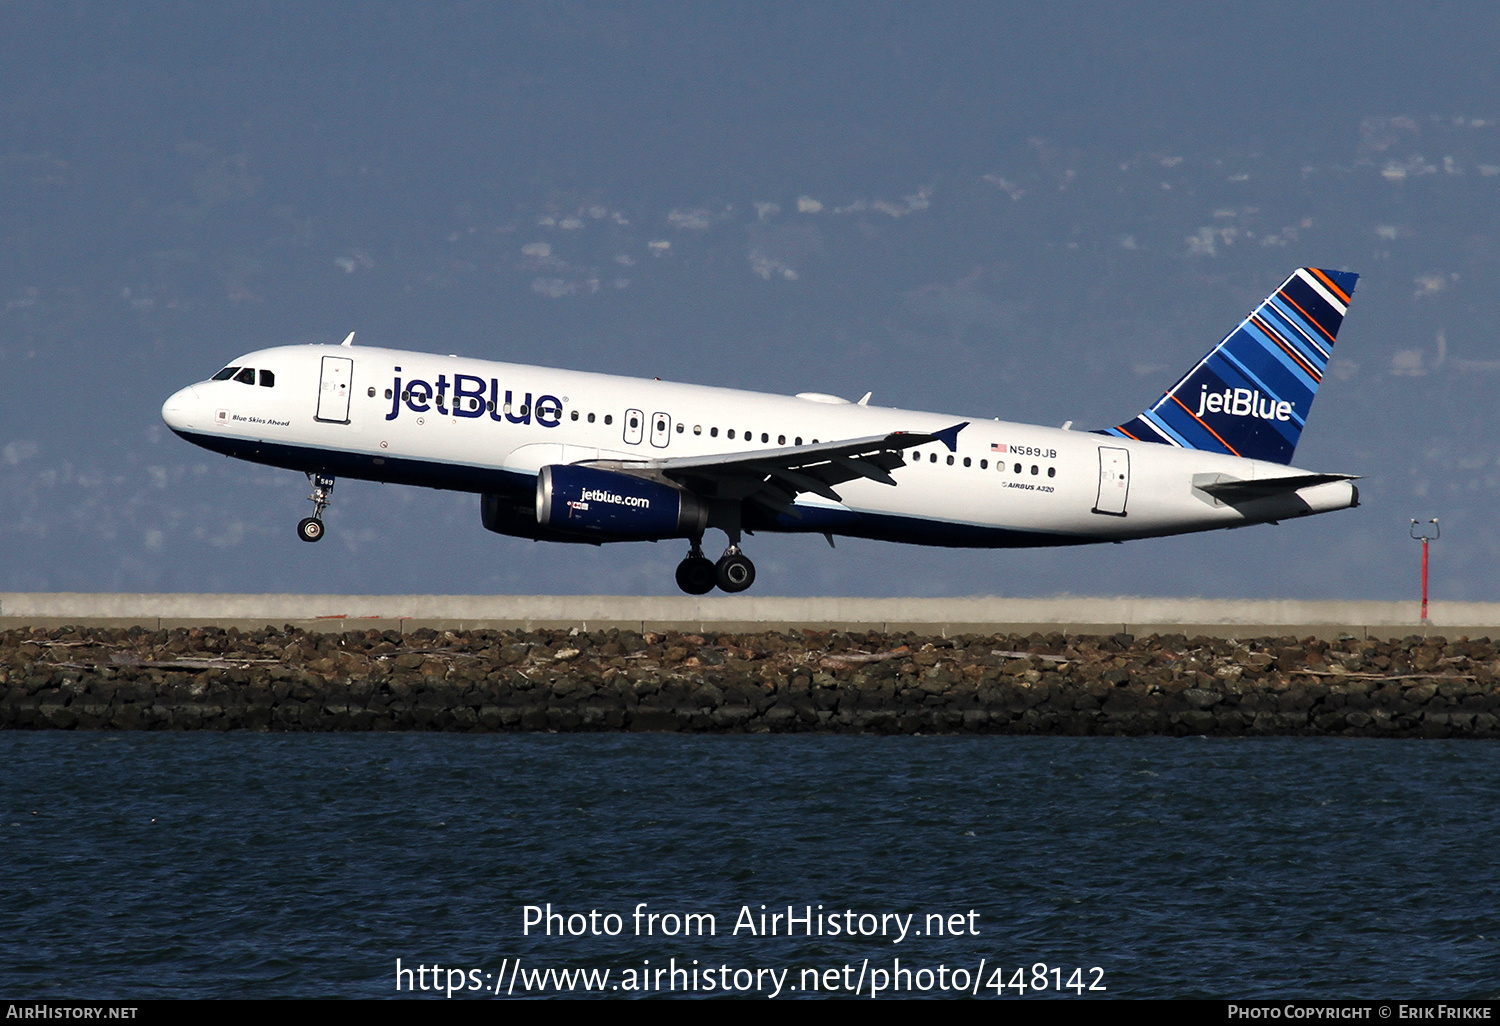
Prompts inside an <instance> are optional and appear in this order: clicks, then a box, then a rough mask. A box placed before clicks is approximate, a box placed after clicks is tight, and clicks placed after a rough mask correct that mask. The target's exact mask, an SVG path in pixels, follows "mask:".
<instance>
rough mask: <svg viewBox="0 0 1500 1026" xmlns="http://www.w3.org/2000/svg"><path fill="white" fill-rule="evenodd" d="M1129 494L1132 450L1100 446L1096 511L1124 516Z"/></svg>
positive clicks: (1114, 515) (1108, 514)
mask: <svg viewBox="0 0 1500 1026" xmlns="http://www.w3.org/2000/svg"><path fill="white" fill-rule="evenodd" d="M1129 494H1130V450H1129V449H1116V448H1115V447H1114V446H1109V445H1101V446H1099V497H1098V499H1096V500H1095V501H1094V512H1095V513H1103V514H1105V515H1107V516H1112V517H1123V516H1124V515H1125V500H1126V498H1127V497H1128V496H1129Z"/></svg>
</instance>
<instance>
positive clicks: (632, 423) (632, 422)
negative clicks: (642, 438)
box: [630, 417, 641, 427]
mask: <svg viewBox="0 0 1500 1026" xmlns="http://www.w3.org/2000/svg"><path fill="white" fill-rule="evenodd" d="M630 426H631V427H640V426H641V422H640V421H638V420H636V419H635V418H634V417H631V418H630Z"/></svg>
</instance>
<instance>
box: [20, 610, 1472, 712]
mask: <svg viewBox="0 0 1500 1026" xmlns="http://www.w3.org/2000/svg"><path fill="white" fill-rule="evenodd" d="M0 729H12V730H14V729H21V730H26V729H61V730H300V731H364V730H440V731H462V732H470V733H476V732H498V731H619V730H636V731H695V732H718V733H757V732H758V733H767V732H776V733H787V732H797V731H823V732H833V733H876V734H913V733H982V734H1070V735H1084V734H1100V735H1150V734H1157V735H1169V736H1181V735H1193V734H1207V735H1220V736H1233V735H1343V736H1358V737H1472V738H1493V737H1497V736H1500V658H1497V647H1496V645H1494V644H1493V643H1491V642H1490V641H1489V639H1487V638H1483V639H1478V640H1469V639H1467V638H1460V639H1457V640H1453V641H1449V640H1447V639H1444V638H1440V637H1426V638H1423V637H1417V636H1413V637H1409V638H1406V639H1404V640H1399V641H1371V640H1353V639H1350V640H1345V641H1335V642H1324V641H1318V640H1315V639H1312V638H1306V639H1301V640H1298V639H1296V638H1291V637H1285V638H1257V639H1244V640H1238V641H1234V640H1221V639H1211V638H1187V637H1184V636H1182V635H1161V636H1157V635H1153V636H1151V637H1149V638H1133V637H1131V636H1129V635H1124V634H1120V635H1113V636H1065V635H1062V634H1045V635H1043V634H1032V635H1029V636H1025V637H1023V636H1019V635H996V636H983V635H963V636H961V637H950V638H930V637H921V636H916V635H912V634H884V633H877V632H870V633H846V632H841V631H802V632H797V633H790V634H788V633H757V634H742V633H736V634H713V633H704V634H680V633H674V632H668V633H665V634H651V633H647V634H639V633H635V632H632V631H621V630H606V631H594V632H580V631H577V630H574V631H566V630H535V631H525V632H522V631H484V630H475V631H445V632H437V631H431V630H425V631H416V632H414V633H412V634H407V635H404V636H403V635H402V634H399V633H397V632H395V631H386V632H380V631H377V630H367V631H349V632H347V633H343V634H331V633H329V634H321V633H320V634H311V633H305V632H303V631H300V630H297V629H291V628H288V629H275V628H266V629H264V630H257V631H250V632H241V631H239V630H236V629H230V630H227V631H225V630H219V629H216V628H192V629H175V630H171V631H148V630H144V629H142V628H129V629H106V628H69V627H62V628H57V629H51V630H46V629H41V628H34V629H31V630H12V631H7V632H4V633H0Z"/></svg>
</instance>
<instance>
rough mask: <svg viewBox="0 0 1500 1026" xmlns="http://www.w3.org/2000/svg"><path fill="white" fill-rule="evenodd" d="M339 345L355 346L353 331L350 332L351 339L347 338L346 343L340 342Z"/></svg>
mask: <svg viewBox="0 0 1500 1026" xmlns="http://www.w3.org/2000/svg"><path fill="white" fill-rule="evenodd" d="M339 345H341V346H353V345H354V332H352V331H351V332H349V337H348V338H346V339H344V341H342V342H340V343H339Z"/></svg>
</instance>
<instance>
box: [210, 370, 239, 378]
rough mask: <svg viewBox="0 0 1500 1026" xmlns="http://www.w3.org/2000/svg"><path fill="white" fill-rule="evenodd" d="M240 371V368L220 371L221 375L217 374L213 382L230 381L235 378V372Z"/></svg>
mask: <svg viewBox="0 0 1500 1026" xmlns="http://www.w3.org/2000/svg"><path fill="white" fill-rule="evenodd" d="M238 370H239V368H238V367H225V368H224V369H223V370H221V371H219V373H217V374H215V375H214V376H213V379H212V380H214V381H228V380H229V379H230V378H232V377H234V375H235V372H236V371H238Z"/></svg>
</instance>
